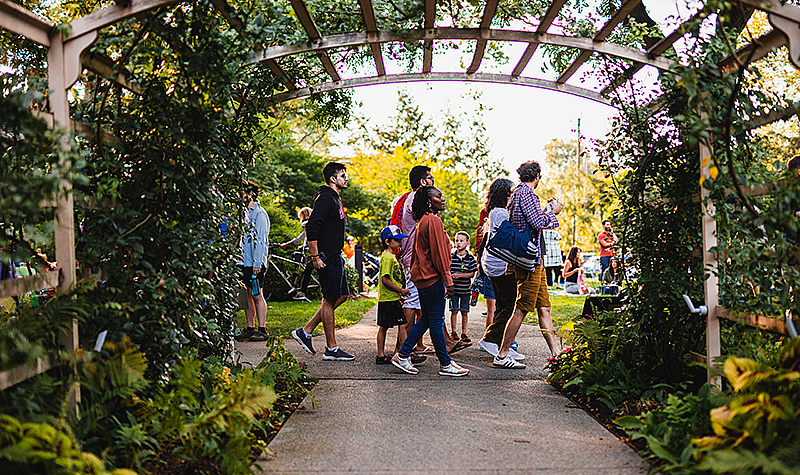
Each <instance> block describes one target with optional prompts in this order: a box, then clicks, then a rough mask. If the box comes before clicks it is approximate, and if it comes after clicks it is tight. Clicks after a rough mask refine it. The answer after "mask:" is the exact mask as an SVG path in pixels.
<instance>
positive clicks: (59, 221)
mask: <svg viewBox="0 0 800 475" xmlns="http://www.w3.org/2000/svg"><path fill="white" fill-rule="evenodd" d="M65 70H66V68H65V62H64V42H63V37H62V35H61V33H58V34H56V35H55V36H54V37H53V38H52V39H51V42H50V49H49V51H48V55H47V76H48V81H49V87H50V97H49V102H50V112H52V114H53V119H54V127H57V128H61V129H62V130H64V131H66V132H67V134H69V133H70V132H71V121H70V118H69V102H68V101H67V84H66V81H65V76H64V75H65ZM61 146H62V147H64V148H65V149H66V148H68V147H69V136H65V137H64V139H63V142H62V144H61ZM59 166H60V167H61V169H62V170H67V169H68V168H69V167H70V166H71V164H70V163H69V162H66V161H64V160H61V161H60V162H59ZM71 189H72V185H71V183H69V182H68V181H66V180H65V181H63V182H62V183H61V192H60V193H59V196H58V200H57V206H56V211H55V220H56V231H55V244H56V265H57V266H58V273H59V280H60V283H59V288H60V289H61V290H64V291H65V290H67V289H69V287H70V286H71V285H72V284H73V283H74V282H75V279H76V273H75V217H74V209H73V198H72V194H71V193H70V191H71ZM59 341H60V343H61V344H62V345H63V346H64V349H65V350H66V351H69V352H74V351H75V350H77V349H78V321H77V320H75V319H73V320H72V324H71V326H70V328H69V330H67V331H65V332H63V333H62V334H61V336H60V338H59ZM79 401H80V392H79V391H78V390H77V389H75V390H73V391H72V392H71V394H70V405H71V406H72V407H73V408H74V409H75V410H76V411H77V404H78V402H79Z"/></svg>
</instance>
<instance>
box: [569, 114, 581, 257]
mask: <svg viewBox="0 0 800 475" xmlns="http://www.w3.org/2000/svg"><path fill="white" fill-rule="evenodd" d="M581 165H582V164H581V118H580V117H578V170H583V167H582V166H581ZM577 233H578V214H577V213H576V214H574V215H572V245H573V246H577V245H578V244H577V243H578V239H577Z"/></svg>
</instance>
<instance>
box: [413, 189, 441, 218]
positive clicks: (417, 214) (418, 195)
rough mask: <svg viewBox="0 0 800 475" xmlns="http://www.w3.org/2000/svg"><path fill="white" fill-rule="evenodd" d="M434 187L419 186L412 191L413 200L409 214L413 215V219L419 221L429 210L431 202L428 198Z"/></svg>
mask: <svg viewBox="0 0 800 475" xmlns="http://www.w3.org/2000/svg"><path fill="white" fill-rule="evenodd" d="M435 189H436V188H434V187H432V186H420V187H419V188H417V191H415V192H414V201H413V202H412V203H411V216H413V217H414V221H419V220H420V219H422V217H423V216H425V215H426V214H428V213H429V212H430V211H431V203H430V201H428V200H430V197H431V192H432V191H433V190H435Z"/></svg>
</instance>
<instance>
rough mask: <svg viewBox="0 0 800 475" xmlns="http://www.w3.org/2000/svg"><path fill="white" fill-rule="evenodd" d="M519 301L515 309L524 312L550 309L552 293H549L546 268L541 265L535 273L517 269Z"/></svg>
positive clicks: (515, 272) (515, 273) (515, 274)
mask: <svg viewBox="0 0 800 475" xmlns="http://www.w3.org/2000/svg"><path fill="white" fill-rule="evenodd" d="M514 277H515V278H516V279H517V301H516V302H515V303H514V307H515V308H516V309H517V310H522V311H523V312H535V311H536V309H537V308H539V307H550V306H551V305H550V293H548V292H547V276H545V274H544V266H542V265H541V264H539V267H537V268H536V270H534V271H533V272H528V271H526V270H523V269H520V268H516V269H514Z"/></svg>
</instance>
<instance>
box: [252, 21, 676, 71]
mask: <svg viewBox="0 0 800 475" xmlns="http://www.w3.org/2000/svg"><path fill="white" fill-rule="evenodd" d="M432 40H487V41H504V42H520V43H528V44H543V45H553V46H563V47H566V48H574V49H579V50H581V51H586V52H590V53H591V52H594V53H601V54H605V55H608V56H613V57H617V58H621V59H626V60H629V61H634V62H637V63H642V64H647V65H650V66H653V67H655V68H658V69H660V70H662V71H669V69H670V67H671V66H673V65H674V64H675V63H674V62H673V61H672V60H670V59H667V58H664V57H662V56H656V57H653V56H652V55H648V54H647V53H645V52H642V51H639V50H637V49H634V48H630V47H627V46H622V45H618V44H614V43H608V42H604V41H603V42H598V41H594V40H592V39H591V38H581V37H573V36H562V35H551V34H547V33H536V32H528V31H517V30H481V29H479V28H432V29H429V30H407V31H376V32H374V33H345V34H341V35H331V36H323V37H321V38H318V39H316V40H313V41H308V42H306V43H304V44H298V45H281V46H273V47H270V48H267V49H265V50H261V51H256V52H253V53H252V54H251V55H250V58H249V60H248V63H250V64H252V63H257V62H261V61H269V60H275V59H279V58H284V57H287V56H293V55H296V54H302V53H313V52H320V51H327V50H330V49H335V48H349V47H355V46H365V45H372V44H380V43H391V42H412V41H432Z"/></svg>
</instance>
